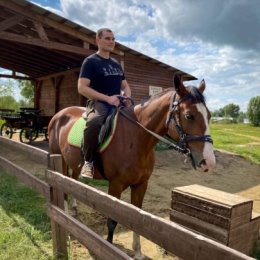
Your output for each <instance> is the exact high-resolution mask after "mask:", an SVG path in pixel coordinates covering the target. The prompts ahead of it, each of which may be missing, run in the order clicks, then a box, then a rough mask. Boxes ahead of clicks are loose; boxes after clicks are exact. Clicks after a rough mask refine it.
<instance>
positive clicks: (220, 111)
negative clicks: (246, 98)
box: [212, 108, 224, 117]
mask: <svg viewBox="0 0 260 260" xmlns="http://www.w3.org/2000/svg"><path fill="white" fill-rule="evenodd" d="M212 116H216V117H223V116H224V109H223V108H220V109H218V110H215V111H213V112H212Z"/></svg>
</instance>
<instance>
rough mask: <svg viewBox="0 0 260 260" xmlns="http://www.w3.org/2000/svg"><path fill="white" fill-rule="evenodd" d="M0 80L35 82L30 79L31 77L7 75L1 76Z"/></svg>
mask: <svg viewBox="0 0 260 260" xmlns="http://www.w3.org/2000/svg"><path fill="white" fill-rule="evenodd" d="M0 78H9V79H22V80H34V79H33V78H30V77H24V76H16V75H7V74H0Z"/></svg>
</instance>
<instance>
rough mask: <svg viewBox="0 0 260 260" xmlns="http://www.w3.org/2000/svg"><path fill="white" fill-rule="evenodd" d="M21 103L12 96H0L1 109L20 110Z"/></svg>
mask: <svg viewBox="0 0 260 260" xmlns="http://www.w3.org/2000/svg"><path fill="white" fill-rule="evenodd" d="M19 106H20V105H19V103H18V102H17V101H16V100H15V99H14V97H12V96H0V108H5V109H14V110H18V109H19Z"/></svg>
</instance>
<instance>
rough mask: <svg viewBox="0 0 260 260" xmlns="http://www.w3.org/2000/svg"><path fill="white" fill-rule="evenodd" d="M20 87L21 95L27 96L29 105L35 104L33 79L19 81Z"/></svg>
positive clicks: (26, 99)
mask: <svg viewBox="0 0 260 260" xmlns="http://www.w3.org/2000/svg"><path fill="white" fill-rule="evenodd" d="M19 87H20V89H21V96H22V97H24V98H25V101H26V103H27V105H28V106H33V104H34V87H33V84H32V82H31V81H29V80H21V81H20V82H19Z"/></svg>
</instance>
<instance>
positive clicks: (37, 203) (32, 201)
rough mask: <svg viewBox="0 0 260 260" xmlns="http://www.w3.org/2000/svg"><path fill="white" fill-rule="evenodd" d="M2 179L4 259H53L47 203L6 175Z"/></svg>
mask: <svg viewBox="0 0 260 260" xmlns="http://www.w3.org/2000/svg"><path fill="white" fill-rule="evenodd" d="M0 179H1V182H0V226H1V229H0V259H1V260H10V259H16V260H24V259H30V260H51V259H53V257H52V255H53V253H52V241H51V227H50V220H49V218H48V216H47V212H46V207H45V204H46V200H45V199H44V198H42V197H41V196H40V195H38V193H36V192H34V191H33V190H31V189H30V188H27V187H25V186H24V185H22V184H18V183H17V182H16V179H15V178H14V177H12V176H10V175H8V174H5V173H4V172H2V171H0Z"/></svg>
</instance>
